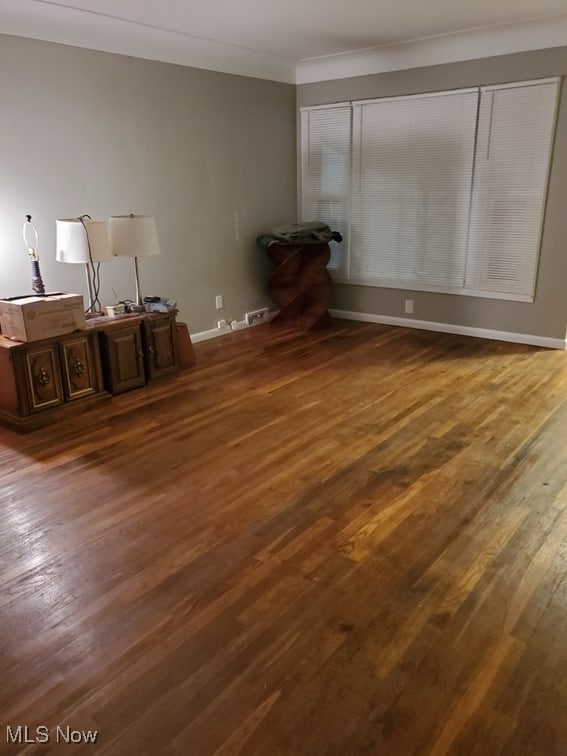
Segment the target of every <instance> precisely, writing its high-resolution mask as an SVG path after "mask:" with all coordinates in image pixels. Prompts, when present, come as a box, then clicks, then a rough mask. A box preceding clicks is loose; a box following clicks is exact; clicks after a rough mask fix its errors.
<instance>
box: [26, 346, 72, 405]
mask: <svg viewBox="0 0 567 756" xmlns="http://www.w3.org/2000/svg"><path fill="white" fill-rule="evenodd" d="M24 369H25V373H26V383H27V389H28V399H29V405H30V411H31V412H38V411H39V410H43V409H46V408H47V407H55V406H56V405H57V404H63V389H62V386H61V375H60V373H59V356H58V354H57V344H56V343H54V344H48V345H47V346H41V347H35V348H34V347H30V348H28V349H26V350H25V355H24Z"/></svg>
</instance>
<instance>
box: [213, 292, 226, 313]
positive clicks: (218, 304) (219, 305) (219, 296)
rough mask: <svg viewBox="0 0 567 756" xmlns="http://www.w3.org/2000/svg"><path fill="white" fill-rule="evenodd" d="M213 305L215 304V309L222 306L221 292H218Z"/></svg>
mask: <svg viewBox="0 0 567 756" xmlns="http://www.w3.org/2000/svg"><path fill="white" fill-rule="evenodd" d="M215 305H216V308H217V310H222V308H223V307H224V304H223V301H222V294H218V295H217V296H216V297H215Z"/></svg>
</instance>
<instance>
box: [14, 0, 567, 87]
mask: <svg viewBox="0 0 567 756" xmlns="http://www.w3.org/2000/svg"><path fill="white" fill-rule="evenodd" d="M0 30H2V31H3V32H4V33H7V34H16V35H19V36H26V37H34V38H38V39H46V40H50V41H55V42H63V43H65V44H73V45H77V46H80V47H88V48H92V49H101V50H107V51H110V52H119V53H125V54H128V55H134V56H136V57H147V58H150V59H156V60H165V61H168V62H174V63H181V64H184V65H196V66H197V67H202V68H212V69H214V70H222V71H229V72H232V73H242V74H244V75H256V76H260V77H261V78H274V79H277V80H281V81H302V80H317V77H318V78H330V77H331V76H333V77H334V74H333V73H332V72H333V71H336V72H339V73H340V70H344V75H354V74H356V73H359V72H363V71H358V69H357V68H356V65H355V66H354V69H353V61H355V62H356V61H358V65H359V67H360V65H361V62H362V61H365V63H364V65H366V66H367V67H368V66H369V65H370V66H371V67H372V63H371V60H373V61H374V64H373V65H374V68H375V69H376V66H378V68H381V69H382V70H385V69H386V70H387V69H390V70H391V68H392V67H409V65H410V64H411V65H416V64H417V65H420V64H421V65H427V64H428V63H429V62H431V60H430V58H431V56H432V55H433V61H434V62H435V61H436V59H437V58H439V57H440V56H441V58H442V57H443V56H445V57H447V56H449V58H451V57H452V59H464V58H467V57H468V58H470V57H484V56H485V55H486V54H487V53H488V54H497V52H498V51H502V52H509V51H518V50H519V49H536V48H539V47H551V46H559V45H563V44H567V0H537V1H536V2H534V0H268V1H266V0H239V2H235V0H206V2H204V1H203V0H201V1H199V2H196V1H195V0H159V2H156V0H73V1H72V2H65V0H60V1H59V2H55V1H54V0H0ZM469 48H470V49H469ZM435 50H437V53H435ZM475 50H477V52H476V54H475ZM492 50H496V51H497V52H491V51H492ZM443 51H445V52H444V53H443ZM449 51H452V52H449ZM459 51H460V53H459ZM442 53H443V54H442ZM416 55H417V59H416ZM420 55H421V57H423V56H424V55H425V58H424V62H423V63H420ZM459 55H460V58H459ZM404 56H405V57H406V58H407V59H408V65H405V64H404V63H403V60H402V58H403V57H404ZM389 59H392V60H390V62H389V63H388V60H389ZM379 61H381V62H379ZM412 61H413V62H412ZM437 62H442V61H441V60H439V61H437ZM329 67H330V68H329ZM310 72H311V73H310ZM317 72H319V73H317ZM353 72H354V73H353ZM367 72H368V73H370V72H371V71H367Z"/></svg>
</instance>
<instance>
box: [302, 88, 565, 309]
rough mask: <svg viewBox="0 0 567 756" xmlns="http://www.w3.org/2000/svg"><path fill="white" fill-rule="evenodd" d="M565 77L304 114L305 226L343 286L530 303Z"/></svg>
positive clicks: (310, 110)
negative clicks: (325, 232) (317, 223)
mask: <svg viewBox="0 0 567 756" xmlns="http://www.w3.org/2000/svg"><path fill="white" fill-rule="evenodd" d="M558 90H559V79H547V80H540V81H532V82H521V83H514V84H506V85H499V86H491V87H482V88H474V89H467V90H456V91H452V92H439V93H432V94H427V95H414V96H407V97H396V98H386V99H379V100H367V101H361V102H355V103H346V104H344V103H343V104H340V105H332V106H320V107H315V108H304V109H302V112H301V174H300V175H301V193H300V197H301V206H300V215H301V220H304V221H309V220H322V221H324V222H326V223H328V225H329V226H331V227H332V228H333V230H337V231H340V232H341V234H342V235H343V238H344V241H343V243H342V244H340V245H334V244H333V245H331V247H332V257H331V264H330V265H329V267H330V268H331V269H334V277H335V279H336V280H339V281H349V282H352V283H359V284H364V285H374V286H386V287H388V286H389V287H395V288H402V289H403V288H406V289H423V290H429V291H440V292H451V293H457V294H470V295H475V296H488V297H498V298H510V299H518V300H524V301H529V300H532V299H533V296H534V290H535V282H536V276H537V265H538V259H539V246H540V237H541V231H542V224H543V214H544V208H545V197H546V191H547V183H548V173H549V164H550V158H551V150H552V144H553V132H554V125H555V118H556V109H557V99H558Z"/></svg>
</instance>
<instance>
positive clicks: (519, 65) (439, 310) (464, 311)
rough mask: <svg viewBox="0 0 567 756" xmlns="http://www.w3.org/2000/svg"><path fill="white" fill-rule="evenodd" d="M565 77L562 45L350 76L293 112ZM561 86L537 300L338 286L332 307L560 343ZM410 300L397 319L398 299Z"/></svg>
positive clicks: (564, 163)
mask: <svg viewBox="0 0 567 756" xmlns="http://www.w3.org/2000/svg"><path fill="white" fill-rule="evenodd" d="M565 74H567V48H563V47H562V48H554V49H550V50H539V51H536V52H527V53H520V54H515V55H503V56H499V57H494V58H487V59H483V60H473V61H466V62H463V63H450V64H446V65H438V66H429V67H427V68H418V69H412V70H407V71H396V72H392V73H384V74H376V75H370V76H360V77H355V78H351V79H342V80H336V81H326V82H319V83H316V84H303V85H300V86H299V87H298V88H297V101H298V107H299V106H305V105H318V104H326V103H332V102H342V101H347V100H357V99H366V98H373V97H388V96H392V95H403V94H413V93H420V92H430V91H435V90H443V89H454V88H455V89H456V88H459V87H469V86H476V85H479V84H496V83H504V82H509V81H522V80H527V79H536V78H541V77H547V76H558V75H565ZM566 86H567V85H566V83H565V81H563V86H562V93H561V94H562V96H561V101H560V109H559V118H558V123H557V132H556V138H555V147H554V153H553V162H552V166H551V175H550V185H549V193H548V200H547V211H546V215H545V221H544V229H543V240H542V248H541V258H540V266H539V275H538V283H537V290H536V298H535V301H534V302H533V303H521V302H509V301H505V300H497V299H486V298H478V297H465V296H458V295H457V296H455V295H450V294H433V293H430V292H421V291H416V292H411V293H408V292H407V291H403V290H398V289H386V288H375V287H368V286H353V285H350V284H348V285H346V284H342V285H337V286H336V287H335V290H334V295H333V298H334V301H333V306H334V307H336V308H339V309H343V310H353V311H356V312H364V313H370V314H374V315H387V316H394V317H407V318H412V317H413V318H414V319H417V320H427V321H434V322H438V323H451V324H455V325H463V326H469V327H477V328H487V329H493V330H502V331H509V332H516V333H523V334H530V335H534V336H547V337H551V338H559V339H564V338H565V336H566V330H567V97H566V96H565V95H566ZM408 297H409V298H411V299H413V300H414V302H415V310H414V315H413V316H411V315H404V309H403V308H404V299H406V298H408Z"/></svg>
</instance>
